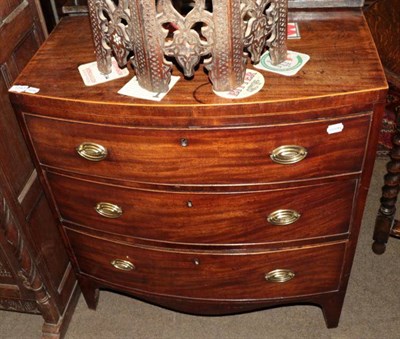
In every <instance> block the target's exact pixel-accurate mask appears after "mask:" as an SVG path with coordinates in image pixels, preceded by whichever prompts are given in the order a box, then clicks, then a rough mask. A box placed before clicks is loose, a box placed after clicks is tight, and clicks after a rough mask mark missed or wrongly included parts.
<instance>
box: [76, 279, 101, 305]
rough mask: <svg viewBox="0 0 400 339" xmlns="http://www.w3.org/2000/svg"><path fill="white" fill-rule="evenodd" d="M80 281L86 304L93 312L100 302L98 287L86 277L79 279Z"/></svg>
mask: <svg viewBox="0 0 400 339" xmlns="http://www.w3.org/2000/svg"><path fill="white" fill-rule="evenodd" d="M78 281H79V286H80V288H81V291H82V294H83V297H84V298H85V301H86V304H87V305H88V307H89V308H90V309H91V310H95V309H96V307H97V303H98V301H99V289H98V287H96V285H95V284H93V282H92V281H91V280H90V279H86V278H84V277H79V278H78Z"/></svg>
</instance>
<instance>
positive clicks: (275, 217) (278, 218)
mask: <svg viewBox="0 0 400 339" xmlns="http://www.w3.org/2000/svg"><path fill="white" fill-rule="evenodd" d="M300 217H301V214H300V213H299V212H297V211H295V210H276V211H274V212H272V213H271V214H270V215H269V216H268V217H267V221H268V222H269V223H270V224H272V225H275V226H285V225H290V224H293V223H295V222H296V221H297V220H299V219H300Z"/></svg>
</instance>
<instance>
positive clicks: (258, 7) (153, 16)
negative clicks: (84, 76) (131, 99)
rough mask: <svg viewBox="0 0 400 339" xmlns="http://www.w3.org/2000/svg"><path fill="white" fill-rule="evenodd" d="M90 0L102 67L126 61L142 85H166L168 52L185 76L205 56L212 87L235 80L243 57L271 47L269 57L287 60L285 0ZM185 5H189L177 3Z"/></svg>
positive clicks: (240, 76) (157, 88)
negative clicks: (114, 62) (114, 60)
mask: <svg viewBox="0 0 400 339" xmlns="http://www.w3.org/2000/svg"><path fill="white" fill-rule="evenodd" d="M184 2H185V1H174V0H155V1H148V0H119V1H115V0H89V1H88V6H89V12H90V18H91V26H92V31H93V38H94V44H95V50H96V57H97V63H98V68H99V70H100V72H102V73H104V74H109V73H110V72H111V55H112V54H114V56H115V58H116V60H117V61H118V64H119V65H120V67H123V66H125V65H126V64H127V63H128V62H129V61H132V64H133V66H134V68H135V72H136V76H137V79H138V82H139V84H140V86H142V87H143V88H145V89H147V90H149V91H153V92H166V91H167V90H168V84H169V82H170V78H171V70H172V63H171V62H170V61H168V60H167V58H174V59H175V60H176V62H177V63H178V64H179V66H180V67H181V68H182V70H183V73H184V75H185V76H186V77H192V76H193V73H194V68H195V67H196V66H197V65H198V64H199V63H200V61H201V60H204V64H205V66H206V68H207V70H208V71H209V78H210V80H211V82H212V84H213V88H214V90H216V91H228V90H232V89H235V88H237V87H239V86H240V85H241V84H242V83H243V81H244V76H245V73H246V62H247V56H248V54H249V53H250V55H251V60H252V61H253V63H258V62H259V60H260V56H261V54H262V53H263V52H264V51H265V49H266V48H268V49H269V52H270V55H271V59H272V63H273V64H279V63H281V62H282V61H284V60H285V59H286V52H287V50H286V26H287V0H223V1H221V0H220V1H211V0H194V1H191V2H190V3H189V4H184ZM183 7H185V8H186V9H187V8H189V10H188V12H187V13H186V14H185V11H183V10H182V8H183Z"/></svg>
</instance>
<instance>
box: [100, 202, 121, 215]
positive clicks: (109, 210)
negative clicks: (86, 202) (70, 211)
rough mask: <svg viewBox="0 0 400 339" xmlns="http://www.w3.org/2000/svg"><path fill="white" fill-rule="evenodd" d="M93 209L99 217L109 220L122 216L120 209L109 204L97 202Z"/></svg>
mask: <svg viewBox="0 0 400 339" xmlns="http://www.w3.org/2000/svg"><path fill="white" fill-rule="evenodd" d="M94 209H95V210H96V212H97V213H99V214H100V215H101V216H103V217H106V218H110V219H115V218H119V217H120V216H121V215H122V208H121V207H119V206H118V205H114V204H111V203H109V202H99V203H97V204H96V206H95V208H94Z"/></svg>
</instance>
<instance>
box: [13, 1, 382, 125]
mask: <svg viewBox="0 0 400 339" xmlns="http://www.w3.org/2000/svg"><path fill="white" fill-rule="evenodd" d="M291 16H292V18H291V21H297V22H298V24H299V28H300V33H301V39H298V40H288V48H289V50H293V51H297V52H302V53H306V54H308V55H310V57H311V59H310V61H308V63H307V64H306V65H305V66H304V67H303V68H302V69H301V70H300V71H299V72H298V73H297V74H296V75H295V76H290V77H286V76H283V75H278V74H274V73H269V72H262V73H263V75H264V77H265V85H264V88H263V89H262V90H261V91H260V92H259V93H257V94H255V95H253V96H251V97H249V98H246V99H240V100H228V99H223V98H221V97H218V96H217V95H215V94H214V93H213V92H212V86H211V84H210V82H209V80H208V77H207V75H206V74H204V71H203V65H200V67H199V69H198V71H197V72H196V74H195V76H194V78H193V79H191V80H185V79H183V75H182V74H181V73H180V72H179V71H178V70H176V69H175V70H174V72H173V75H180V76H181V80H180V81H178V83H177V84H176V85H175V87H174V88H173V89H172V90H171V91H170V92H169V93H168V94H167V96H166V97H165V98H164V99H163V100H162V101H161V102H153V101H146V100H140V99H135V98H131V97H127V96H123V95H120V94H118V93H117V91H118V90H119V89H120V88H121V87H123V86H124V85H125V83H127V82H128V81H129V80H130V79H131V78H132V77H133V75H134V72H133V70H132V69H130V74H129V76H128V77H125V78H122V79H118V80H114V81H111V82H108V83H104V84H100V85H96V86H92V87H86V86H85V85H84V83H83V81H82V79H81V76H80V74H79V72H78V66H79V65H81V64H85V63H88V62H92V61H94V60H95V55H94V47H93V42H92V35H91V31H90V26H89V22H88V18H87V17H68V18H64V19H63V20H62V22H61V23H60V24H59V25H58V27H57V28H56V29H55V31H54V32H53V33H52V34H51V35H50V37H49V39H48V40H47V41H46V42H45V44H44V45H43V46H42V48H41V49H40V51H39V52H38V53H37V54H36V56H35V57H34V58H33V59H32V60H31V62H30V63H29V65H28V66H27V67H26V68H25V70H24V71H23V72H22V74H21V75H20V76H19V77H18V79H17V80H16V82H15V83H16V84H20V85H29V86H33V87H37V88H40V92H39V93H37V94H33V95H31V94H23V95H12V100H13V101H14V102H15V103H18V102H20V100H23V102H24V104H25V106H26V105H28V106H29V105H32V106H35V105H41V106H42V107H45V106H46V105H50V103H51V105H53V107H54V106H57V104H58V102H59V101H60V100H61V101H62V102H64V103H65V102H69V106H70V107H75V108H78V107H81V109H82V110H83V111H85V107H86V106H87V105H91V106H92V108H91V110H92V111H93V107H94V106H96V105H97V106H96V107H97V108H98V109H100V108H99V107H102V106H103V105H107V106H108V105H118V106H121V107H122V108H121V112H122V113H121V114H123V111H124V110H126V109H127V108H128V109H129V107H130V114H132V113H133V114H136V113H135V112H139V110H140V113H138V114H140V115H141V116H146V115H147V116H154V115H157V114H160V116H165V114H167V115H170V116H175V117H177V118H179V117H180V118H185V119H186V120H188V119H191V118H194V119H200V118H201V117H205V116H208V117H211V116H214V117H215V116H218V119H220V118H221V117H227V118H229V119H230V118H232V117H234V116H238V115H243V114H253V115H254V114H255V113H263V114H272V115H273V114H275V113H278V112H292V111H294V110H296V111H300V110H304V111H305V110H308V111H310V110H317V109H321V108H329V107H331V108H334V107H336V108H337V107H344V106H353V107H355V106H357V105H359V106H360V109H362V106H363V105H364V104H365V103H374V102H377V101H382V100H383V98H384V96H385V89H386V88H387V84H386V80H385V76H384V72H383V70H382V66H381V64H380V61H379V57H378V55H377V52H376V49H375V46H374V43H373V40H372V38H371V36H370V33H369V29H368V26H367V23H366V21H365V19H364V16H363V14H362V12H361V10H360V9H346V10H338V9H336V10H324V11H321V10H320V11H316V10H308V11H300V12H297V11H295V10H292V11H291ZM251 67H252V66H251V65H249V68H251ZM243 105H245V107H246V109H243V108H244V106H243ZM221 106H223V107H221ZM294 107H296V108H295V109H294ZM32 109H33V108H32ZM155 110H157V112H155ZM42 112H46V109H43V110H42ZM48 114H51V113H50V112H49V113H48ZM185 123H189V121H186V122H185ZM208 123H211V122H210V121H208Z"/></svg>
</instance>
